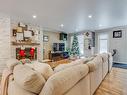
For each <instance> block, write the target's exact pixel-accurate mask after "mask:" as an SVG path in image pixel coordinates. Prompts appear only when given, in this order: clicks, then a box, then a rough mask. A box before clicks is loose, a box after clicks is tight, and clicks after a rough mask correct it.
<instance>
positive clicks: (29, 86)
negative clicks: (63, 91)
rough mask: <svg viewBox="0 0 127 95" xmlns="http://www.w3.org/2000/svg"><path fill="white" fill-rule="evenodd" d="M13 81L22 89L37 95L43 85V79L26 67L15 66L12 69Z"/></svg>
mask: <svg viewBox="0 0 127 95" xmlns="http://www.w3.org/2000/svg"><path fill="white" fill-rule="evenodd" d="M13 73H14V81H15V82H16V83H17V84H18V85H19V86H20V87H21V88H23V89H25V90H28V91H30V92H33V93H37V94H38V93H39V92H40V91H41V89H42V88H43V86H44V84H45V79H44V77H43V76H42V75H41V74H40V73H39V72H37V71H35V70H32V68H30V67H29V66H26V65H22V64H20V65H16V66H15V68H14V72H13Z"/></svg>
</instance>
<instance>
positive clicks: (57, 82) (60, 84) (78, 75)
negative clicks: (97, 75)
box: [39, 64, 89, 95]
mask: <svg viewBox="0 0 127 95" xmlns="http://www.w3.org/2000/svg"><path fill="white" fill-rule="evenodd" d="M88 72H89V68H88V66H87V65H86V64H80V65H76V66H73V67H70V68H67V69H65V70H62V71H60V72H58V73H55V74H54V75H52V76H51V77H50V78H49V79H48V81H47V82H46V84H45V86H44V87H43V89H42V91H41V93H40V94H39V95H63V94H64V93H65V92H67V91H68V90H70V89H71V88H72V87H73V86H74V85H76V84H77V83H78V82H79V81H80V80H81V79H82V78H84V77H85V76H86V75H87V74H88Z"/></svg>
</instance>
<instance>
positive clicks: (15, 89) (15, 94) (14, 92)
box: [8, 81, 36, 95]
mask: <svg viewBox="0 0 127 95" xmlns="http://www.w3.org/2000/svg"><path fill="white" fill-rule="evenodd" d="M8 95H36V94H34V93H32V92H29V91H27V90H24V89H22V88H20V87H19V86H18V85H17V84H16V83H15V82H14V81H12V82H10V83H9V85H8Z"/></svg>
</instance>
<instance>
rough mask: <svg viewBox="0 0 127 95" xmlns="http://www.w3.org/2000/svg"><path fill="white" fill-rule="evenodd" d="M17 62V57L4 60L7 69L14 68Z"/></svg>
mask: <svg viewBox="0 0 127 95" xmlns="http://www.w3.org/2000/svg"><path fill="white" fill-rule="evenodd" d="M18 63H19V61H18V60H17V59H9V60H7V62H6V65H7V67H8V69H9V70H12V71H13V69H14V67H15V66H16V65H17V64H18Z"/></svg>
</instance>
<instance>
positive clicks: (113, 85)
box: [94, 68, 127, 95]
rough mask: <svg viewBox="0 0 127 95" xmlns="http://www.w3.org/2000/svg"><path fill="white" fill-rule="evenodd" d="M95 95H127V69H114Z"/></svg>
mask: <svg viewBox="0 0 127 95" xmlns="http://www.w3.org/2000/svg"><path fill="white" fill-rule="evenodd" d="M94 95H127V69H120V68H113V69H112V71H111V73H110V74H108V75H107V76H106V78H105V79H104V81H103V82H102V84H101V85H100V87H99V88H98V90H97V91H96V92H95V94H94Z"/></svg>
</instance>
